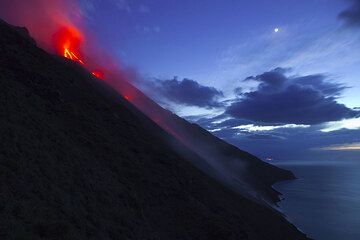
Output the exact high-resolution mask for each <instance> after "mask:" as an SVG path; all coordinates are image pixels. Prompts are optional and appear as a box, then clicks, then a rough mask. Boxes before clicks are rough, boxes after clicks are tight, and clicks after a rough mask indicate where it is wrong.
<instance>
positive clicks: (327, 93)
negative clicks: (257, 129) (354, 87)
mask: <svg viewBox="0 0 360 240" xmlns="http://www.w3.org/2000/svg"><path fill="white" fill-rule="evenodd" d="M287 72H288V70H286V69H282V68H277V69H274V70H272V71H269V72H265V73H263V74H261V75H258V76H255V77H254V76H252V77H248V78H247V79H245V81H257V82H259V86H258V88H257V90H255V91H251V92H246V93H243V95H242V97H241V98H239V99H238V100H237V101H235V102H234V103H232V104H231V105H230V106H229V107H228V108H227V110H226V113H227V114H229V115H231V116H232V117H235V118H240V119H248V120H252V121H256V122H263V123H274V124H306V125H314V124H320V123H325V122H329V121H338V120H342V119H346V118H351V117H355V116H357V115H358V111H356V110H353V109H350V108H348V107H346V106H345V105H343V104H340V103H338V102H337V97H338V96H339V95H340V94H341V92H342V91H343V90H344V89H345V88H346V87H345V86H343V85H342V84H337V83H331V82H328V81H326V76H324V75H320V74H318V75H308V76H302V77H298V76H290V77H288V76H287V75H286V73H287Z"/></svg>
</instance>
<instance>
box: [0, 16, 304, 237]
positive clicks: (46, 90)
mask: <svg viewBox="0 0 360 240" xmlns="http://www.w3.org/2000/svg"><path fill="white" fill-rule="evenodd" d="M0 92H1V93H0V138H1V141H0V194H1V197H0V239H14V240H15V239H165V240H169V239H179V240H180V239H204V240H205V239H209V240H211V239H214V240H219V239H253V240H257V239H268V240H271V239H273V240H282V239H283V240H290V239H291V240H298V239H307V238H306V237H305V235H304V234H302V233H300V232H299V231H298V230H297V229H296V228H295V227H294V226H292V225H291V224H290V223H288V222H287V221H286V220H285V218H284V217H283V216H282V215H281V214H280V213H278V212H277V211H275V210H273V209H271V208H270V207H268V206H266V205H265V204H260V203H259V201H258V200H259V199H257V200H256V201H254V200H251V199H249V196H246V197H244V195H241V194H239V193H236V192H235V191H232V190H231V189H230V188H227V187H225V185H226V183H225V185H224V184H223V183H220V182H219V181H217V180H215V179H214V178H211V177H209V176H208V175H206V174H204V172H208V173H209V172H210V173H211V172H212V171H213V170H214V169H213V167H212V166H205V165H206V164H205V163H207V161H205V160H204V159H203V157H202V156H201V152H194V151H193V149H189V147H188V146H185V145H184V144H183V143H181V142H179V141H177V140H176V139H174V138H173V137H172V136H171V135H169V134H168V133H167V132H165V131H163V130H162V129H161V128H160V127H158V126H157V125H156V124H154V123H153V122H152V121H151V120H150V119H149V118H148V117H147V116H145V115H144V114H143V113H141V112H140V111H138V109H137V108H135V107H134V106H133V105H132V104H131V103H129V102H127V101H126V100H125V99H123V98H121V97H120V96H116V93H114V92H112V94H110V92H111V89H108V88H107V86H105V85H103V84H102V83H101V82H98V80H97V79H95V78H93V77H91V75H90V74H89V73H87V72H86V71H85V70H84V69H82V68H81V67H80V66H78V65H76V64H75V63H73V62H70V61H67V60H65V59H62V58H59V57H56V56H53V55H50V54H48V53H46V52H45V51H43V50H41V49H39V48H37V47H36V45H35V42H34V41H33V40H32V39H31V38H30V37H29V36H28V34H27V31H26V30H25V29H23V28H16V27H12V26H10V25H8V24H7V23H5V22H1V21H0ZM151 104H155V103H151ZM168 114H170V113H168ZM174 118H175V119H176V121H178V122H179V123H178V125H179V126H182V127H183V128H184V129H186V130H184V134H186V135H187V136H188V138H193V141H198V142H200V141H201V143H202V144H205V143H206V144H208V147H209V148H212V149H217V150H218V152H219V153H221V157H222V158H224V156H226V158H224V159H222V160H223V161H229V162H231V161H234V159H235V161H237V160H238V159H239V161H240V160H241V159H242V160H241V161H243V162H244V163H246V168H244V169H245V170H246V171H247V174H245V175H246V177H241V178H239V179H241V180H242V181H244V184H246V185H247V188H250V190H251V191H254V192H255V193H258V194H259V195H261V196H262V198H267V197H268V198H269V199H272V200H276V199H277V194H276V192H275V191H274V190H272V189H271V188H270V184H272V183H273V182H275V181H278V180H283V179H288V178H291V177H292V174H291V173H290V172H287V171H284V170H281V169H278V168H276V167H273V166H270V165H268V164H265V163H262V162H261V161H260V160H258V159H257V158H256V157H254V156H252V155H250V154H248V153H245V152H242V151H240V150H238V149H237V148H235V147H233V146H231V145H229V144H227V143H225V142H223V141H222V140H220V139H217V138H215V137H213V136H212V135H211V134H209V133H207V132H206V131H205V130H203V129H201V128H200V127H198V126H196V125H191V124H189V123H187V122H186V121H185V120H182V119H180V118H178V117H176V116H174ZM169 121H170V120H169ZM172 121H173V120H172ZM178 125H177V126H178ZM201 149H205V147H204V148H201ZM201 151H203V150H201ZM194 164H195V165H196V166H197V167H194ZM199 169H201V170H202V171H200V170H199ZM209 169H210V170H209ZM236 169H237V168H235V169H234V171H235V170H236ZM244 169H243V170H244ZM208 170H209V171H208ZM210 175H211V174H210ZM214 177H215V178H217V177H218V176H217V173H215V172H214ZM230 187H231V185H230ZM245 195H246V194H245Z"/></svg>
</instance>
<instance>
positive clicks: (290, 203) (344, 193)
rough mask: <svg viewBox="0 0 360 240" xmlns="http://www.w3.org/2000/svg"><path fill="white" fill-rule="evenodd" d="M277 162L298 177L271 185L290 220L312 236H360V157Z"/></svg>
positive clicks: (353, 239) (322, 239) (332, 239)
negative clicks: (278, 195) (349, 159)
mask: <svg viewBox="0 0 360 240" xmlns="http://www.w3.org/2000/svg"><path fill="white" fill-rule="evenodd" d="M276 165H277V166H279V167H282V168H285V169H289V170H291V171H292V172H293V173H294V174H295V175H296V177H297V178H298V179H296V180H293V181H286V182H281V183H277V184H275V185H274V188H275V189H277V190H278V191H280V192H281V193H283V196H282V197H283V200H282V201H281V202H280V203H279V206H280V210H281V211H282V212H283V213H285V215H286V216H287V218H288V219H289V221H290V222H292V223H293V224H294V225H295V226H296V227H298V228H299V229H300V230H301V231H303V232H304V233H306V234H307V235H308V236H309V237H311V238H313V239H315V240H360V159H359V161H358V162H357V161H348V162H346V161H344V162H318V163H316V162H303V163H301V162H297V163H278V164H276Z"/></svg>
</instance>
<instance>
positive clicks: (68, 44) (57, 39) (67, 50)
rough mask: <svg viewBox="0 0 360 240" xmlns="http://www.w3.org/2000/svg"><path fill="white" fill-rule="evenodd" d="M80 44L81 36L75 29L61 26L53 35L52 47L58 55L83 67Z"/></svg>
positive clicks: (81, 41)
mask: <svg viewBox="0 0 360 240" xmlns="http://www.w3.org/2000/svg"><path fill="white" fill-rule="evenodd" d="M82 43H83V36H82V34H81V33H80V31H78V30H77V29H76V28H75V27H71V26H63V27H61V28H60V29H59V30H58V31H57V32H56V33H55V34H54V35H53V45H54V48H55V49H56V52H57V53H58V54H59V55H61V56H63V57H66V58H68V59H70V60H73V61H75V62H78V63H80V64H81V65H85V63H84V60H83V59H82V57H81V53H80V47H81V44H82Z"/></svg>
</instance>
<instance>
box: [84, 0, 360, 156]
mask: <svg viewBox="0 0 360 240" xmlns="http://www.w3.org/2000/svg"><path fill="white" fill-rule="evenodd" d="M79 1H80V3H81V14H82V15H83V16H85V19H86V21H85V25H86V27H87V29H89V30H90V31H92V32H94V33H95V34H96V35H97V36H99V37H98V41H99V42H100V43H101V44H102V45H103V46H104V48H106V49H107V50H108V51H109V52H111V53H112V54H114V55H115V56H116V57H117V58H118V59H119V62H121V64H123V65H125V67H128V68H132V69H136V71H137V72H138V73H139V74H138V75H139V77H138V78H137V79H134V80H133V81H134V84H135V85H136V86H138V87H139V88H140V89H142V90H143V91H144V92H145V93H147V94H148V95H149V96H150V97H152V98H153V99H154V100H156V101H157V102H158V103H160V104H161V105H162V106H164V107H166V108H168V109H170V110H172V111H174V112H175V113H177V114H178V115H180V116H182V117H185V118H186V119H188V120H190V121H192V122H196V123H198V124H200V125H201V126H203V127H204V128H206V129H208V130H209V131H211V132H213V134H215V135H216V136H218V137H221V138H222V139H224V140H226V141H228V142H230V143H233V144H235V145H237V146H238V147H240V148H241V149H244V150H248V151H250V152H252V153H255V154H257V155H258V156H260V157H265V156H269V155H272V156H274V157H275V159H287V160H290V159H314V158H320V157H325V158H332V157H334V156H337V155H338V154H340V153H342V154H345V155H346V156H348V157H354V158H356V157H359V155H360V154H359V151H358V150H359V148H360V147H359V146H360V112H359V111H360V109H359V107H360V79H359V78H360V67H359V66H360V0H304V1H299V0H272V1H267V0H266V1H265V0H251V1H246V0H206V1H205V0H204V1H201V0H198V1H194V0H182V1H178V0H106V1H104V0H79Z"/></svg>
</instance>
